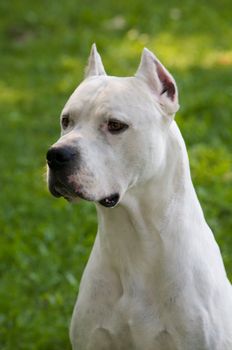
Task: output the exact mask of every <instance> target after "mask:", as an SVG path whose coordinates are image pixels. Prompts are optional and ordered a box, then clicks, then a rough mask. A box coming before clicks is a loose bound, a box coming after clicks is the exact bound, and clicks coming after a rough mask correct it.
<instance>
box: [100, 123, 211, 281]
mask: <svg viewBox="0 0 232 350" xmlns="http://www.w3.org/2000/svg"><path fill="white" fill-rule="evenodd" d="M169 134H170V135H168V140H167V149H166V152H167V154H166V157H165V159H166V164H165V166H164V167H163V170H162V172H161V173H160V174H159V175H158V176H156V177H155V178H152V179H150V180H149V181H147V182H146V183H145V184H143V186H141V185H140V186H137V187H136V186H135V187H134V188H131V189H130V190H129V191H128V192H127V193H126V195H125V196H124V198H123V200H122V202H121V203H120V204H119V205H118V206H117V207H115V208H113V209H107V208H102V207H98V208H97V209H98V220H99V233H98V243H99V244H100V249H101V250H102V253H103V255H104V256H108V258H109V259H108V260H109V261H110V263H111V264H112V266H113V267H115V269H116V270H118V271H119V273H120V271H121V272H122V270H123V269H124V270H130V271H127V274H128V273H129V274H130V275H132V274H133V271H134V272H135V274H136V275H137V274H138V271H140V270H141V268H142V269H143V273H142V274H143V275H144V271H148V272H149V267H150V268H151V269H152V270H153V271H154V267H155V266H158V269H159V270H160V263H161V260H162V261H166V260H167V256H168V257H170V256H171V255H172V254H175V243H176V242H178V247H179V248H178V249H180V247H182V248H183V249H185V248H186V242H187V244H189V245H190V244H191V238H190V237H189V238H188V237H187V236H188V235H189V234H191V233H190V232H189V231H188V227H186V223H189V222H191V218H193V221H194V223H195V225H196V224H197V223H199V225H206V224H205V221H204V217H203V214H202V210H201V207H200V205H199V202H198V199H197V196H196V194H195V190H194V188H193V185H192V181H191V176H190V171H189V163H188V156H187V152H186V149H185V145H184V142H183V140H182V137H181V135H180V132H179V129H178V128H177V126H176V124H175V123H174V122H173V126H172V127H171V128H170V132H169ZM191 225H192V223H191ZM190 231H191V230H190ZM194 231H197V230H194ZM200 231H201V232H202V230H200ZM194 234H195V238H196V236H197V235H198V233H197V232H196V233H194ZM181 242H183V244H181ZM163 254H165V256H163ZM166 255H167V256H166ZM120 274H121V273H120ZM122 274H123V272H122ZM136 278H138V277H136Z"/></svg>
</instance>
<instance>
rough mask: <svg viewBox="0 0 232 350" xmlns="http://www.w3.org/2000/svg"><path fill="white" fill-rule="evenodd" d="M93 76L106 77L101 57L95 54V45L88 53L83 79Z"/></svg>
mask: <svg viewBox="0 0 232 350" xmlns="http://www.w3.org/2000/svg"><path fill="white" fill-rule="evenodd" d="M94 75H106V72H105V69H104V66H103V64H102V60H101V56H100V55H99V53H98V52H97V47H96V44H93V45H92V48H91V51H90V55H89V61H88V66H87V68H86V70H85V78H88V77H91V76H94Z"/></svg>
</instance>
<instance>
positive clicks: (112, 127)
mask: <svg viewBox="0 0 232 350" xmlns="http://www.w3.org/2000/svg"><path fill="white" fill-rule="evenodd" d="M128 127H129V126H128V125H127V124H125V123H123V122H120V121H119V120H115V119H111V120H109V121H108V123H107V129H108V131H109V132H110V133H111V134H119V133H120V132H123V131H124V130H126V129H127V128H128Z"/></svg>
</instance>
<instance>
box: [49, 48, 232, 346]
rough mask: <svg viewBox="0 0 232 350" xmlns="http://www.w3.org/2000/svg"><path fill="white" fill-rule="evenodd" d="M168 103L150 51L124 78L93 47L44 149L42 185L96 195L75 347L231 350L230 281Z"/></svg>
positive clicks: (59, 192) (166, 84)
mask: <svg viewBox="0 0 232 350" xmlns="http://www.w3.org/2000/svg"><path fill="white" fill-rule="evenodd" d="M178 107H179V105H178V96H177V87H176V83H175V81H174V79H173V77H172V76H171V75H170V74H169V73H168V71H167V70H166V69H165V68H164V66H163V65H162V64H161V63H160V62H159V60H158V59H157V58H156V57H155V56H154V55H153V54H152V53H151V52H150V51H149V50H147V49H144V51H143V54H142V59H141V63H140V66H139V68H138V71H137V73H136V74H135V76H134V77H128V78H118V77H111V76H107V75H106V73H105V70H104V67H103V64H102V61H101V58H100V56H99V54H98V52H97V50H96V47H95V45H93V47H92V51H91V55H90V58H89V65H88V68H87V72H86V79H85V80H84V81H83V83H82V84H80V86H79V87H78V88H77V89H76V90H75V91H74V93H73V94H72V96H71V97H70V98H69V100H68V102H67V103H66V105H65V107H64V109H63V112H62V114H61V126H62V135H61V138H60V139H59V140H58V141H57V142H56V143H55V144H54V145H53V146H52V147H51V148H50V150H49V151H48V153H47V162H48V166H49V173H48V182H49V188H50V191H51V192H52V194H53V195H55V196H63V197H65V198H66V199H68V200H69V201H74V200H76V199H77V198H79V197H81V198H83V199H86V200H91V201H94V202H95V203H96V207H97V213H98V220H99V229H98V233H97V236H96V240H95V243H94V247H93V250H92V253H91V256H90V259H89V261H88V264H87V267H86V269H85V272H84V275H83V278H82V281H81V286H80V291H79V296H78V300H77V303H76V306H75V309H74V313H73V317H72V322H71V331H70V334H71V342H72V345H73V349H75V350H130V349H131V350H232V288H231V284H230V283H229V281H228V279H227V276H226V273H225V269H224V266H223V262H222V258H221V254H220V251H219V248H218V246H217V243H216V242H215V240H214V236H213V234H212V232H211V231H210V229H209V227H208V225H207V223H206V222H205V219H204V215H203V213H202V209H201V206H200V204H199V202H198V199H197V196H196V193H195V191H194V188H193V185H192V181H191V176H190V171H189V162H188V156H187V152H186V148H185V144H184V141H183V139H182V137H181V134H180V131H179V129H178V127H177V125H176V123H175V122H174V121H173V118H174V114H175V112H176V111H177V110H178ZM109 208H110V209H109Z"/></svg>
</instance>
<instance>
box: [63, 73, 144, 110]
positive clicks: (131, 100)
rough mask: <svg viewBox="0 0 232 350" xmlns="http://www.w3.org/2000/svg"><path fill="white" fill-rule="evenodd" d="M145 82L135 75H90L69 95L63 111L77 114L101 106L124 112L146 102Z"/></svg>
mask: <svg viewBox="0 0 232 350" xmlns="http://www.w3.org/2000/svg"><path fill="white" fill-rule="evenodd" d="M145 90H146V86H145V84H143V83H142V82H141V81H139V80H138V79H137V78H135V77H126V78H122V77H110V76H100V77H91V78H88V79H86V80H84V81H83V82H82V83H81V84H80V85H79V86H78V87H77V89H76V90H75V91H74V92H73V94H72V95H71V96H70V98H69V100H68V101H67V103H66V105H65V107H64V111H63V113H67V112H73V113H77V114H82V113H87V111H88V112H89V111H90V110H96V109H97V108H99V107H100V106H102V108H105V109H108V110H113V111H116V110H118V109H123V110H124V111H125V112H126V110H127V108H128V109H130V110H131V108H132V106H134V107H135V108H136V107H138V106H141V99H142V100H144V101H143V104H142V105H143V106H144V105H145V104H146V103H145V100H147V99H148V94H147V91H145Z"/></svg>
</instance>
